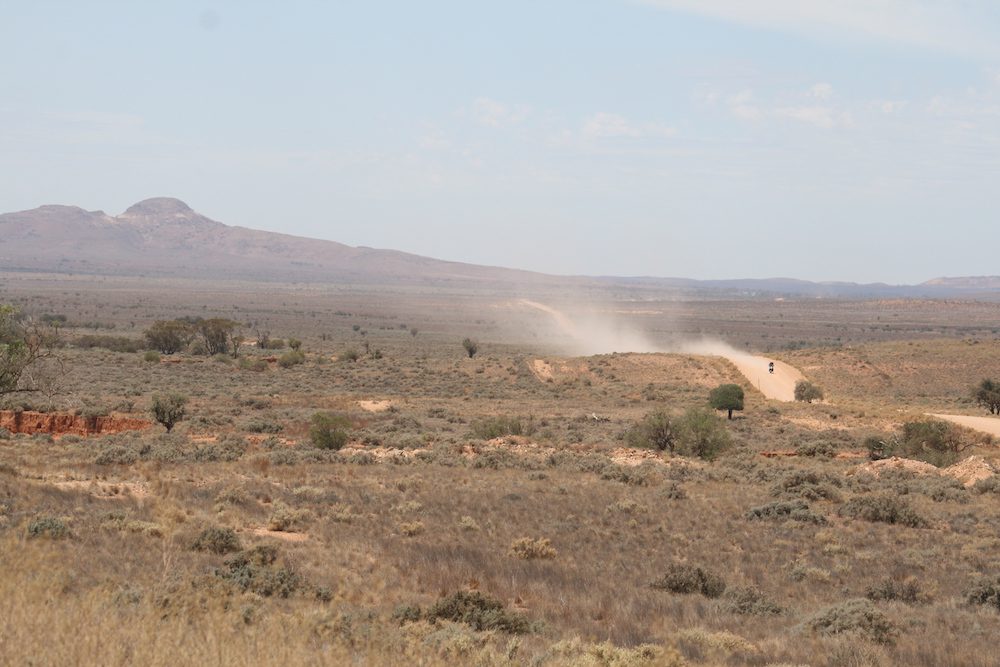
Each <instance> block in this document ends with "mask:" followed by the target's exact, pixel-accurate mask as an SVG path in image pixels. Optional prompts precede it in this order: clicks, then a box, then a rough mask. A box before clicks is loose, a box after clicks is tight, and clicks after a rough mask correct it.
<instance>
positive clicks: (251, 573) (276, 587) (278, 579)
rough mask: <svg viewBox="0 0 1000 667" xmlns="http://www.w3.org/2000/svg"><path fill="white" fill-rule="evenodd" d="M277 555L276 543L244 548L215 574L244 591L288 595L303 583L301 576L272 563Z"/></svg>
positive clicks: (285, 596)
mask: <svg viewBox="0 0 1000 667" xmlns="http://www.w3.org/2000/svg"><path fill="white" fill-rule="evenodd" d="M277 558H278V550H277V548H276V547H273V546H270V545H265V546H258V547H254V548H253V549H249V550H247V551H242V552H240V553H238V554H236V555H235V556H233V557H232V558H230V559H229V560H227V561H226V567H225V568H224V569H219V570H216V571H215V574H216V576H218V577H219V578H221V579H223V580H225V581H228V582H229V583H231V584H233V585H234V586H235V587H236V588H237V589H239V590H240V591H242V592H244V593H254V594H256V595H260V596H261V597H271V596H278V597H282V598H287V597H289V596H290V595H292V593H294V592H295V591H297V590H298V589H299V588H301V587H302V586H303V585H304V583H305V582H304V581H303V579H302V577H301V576H300V575H299V574H298V573H296V572H295V571H293V570H291V569H288V568H285V567H277V568H276V567H273V565H274V563H275V561H276V560H277Z"/></svg>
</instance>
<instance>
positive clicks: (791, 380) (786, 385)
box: [721, 352, 805, 401]
mask: <svg viewBox="0 0 1000 667" xmlns="http://www.w3.org/2000/svg"><path fill="white" fill-rule="evenodd" d="M721 356H723V357H725V358H726V359H728V360H729V361H731V362H733V365H734V366H736V368H737V369H739V371H740V373H743V375H744V376H746V378H747V379H748V380H750V383H751V384H752V385H753V386H754V387H756V388H757V389H758V390H759V391H760V393H762V394H764V396H766V397H767V398H772V399H774V400H777V401H794V400H795V383H796V382H798V381H799V380H804V379H805V377H804V376H803V375H802V373H800V372H799V370H798V369H797V368H795V367H794V366H789V365H788V364H786V363H784V362H781V361H776V360H774V359H768V358H767V357H755V356H753V355H749V354H740V353H738V352H737V353H721ZM771 361H774V373H773V374H771V373H768V372H767V364H768V363H769V362H771Z"/></svg>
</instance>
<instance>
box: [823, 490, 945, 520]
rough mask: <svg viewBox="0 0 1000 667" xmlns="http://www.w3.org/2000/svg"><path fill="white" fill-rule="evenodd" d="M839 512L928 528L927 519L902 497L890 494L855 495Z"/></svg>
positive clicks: (849, 515)
mask: <svg viewBox="0 0 1000 667" xmlns="http://www.w3.org/2000/svg"><path fill="white" fill-rule="evenodd" d="M838 514H840V516H844V517H850V518H852V519H864V520H865V521H872V522H880V523H889V524H899V525H901V526H907V527H909V528H927V527H928V526H929V525H930V524H928V522H927V520H926V519H924V518H923V517H922V516H920V515H919V514H917V513H916V512H915V511H914V510H913V509H912V508H911V507H910V505H909V504H908V503H907V502H906V501H905V500H903V499H901V498H896V497H895V496H889V495H882V494H879V495H870V496H855V497H854V498H851V499H850V500H848V501H847V502H846V503H844V504H843V505H842V506H841V507H840V509H839V510H838Z"/></svg>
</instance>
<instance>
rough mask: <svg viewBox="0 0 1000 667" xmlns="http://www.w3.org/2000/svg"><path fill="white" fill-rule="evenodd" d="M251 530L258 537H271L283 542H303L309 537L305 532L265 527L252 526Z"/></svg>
mask: <svg viewBox="0 0 1000 667" xmlns="http://www.w3.org/2000/svg"><path fill="white" fill-rule="evenodd" d="M251 532H252V533H253V534H254V535H256V536H258V537H273V538H275V539H279V540H284V541H285V542H305V541H306V540H308V539H309V536H308V535H306V534H305V533H292V532H287V531H281V530H268V529H267V528H254V529H253V530H252V531H251Z"/></svg>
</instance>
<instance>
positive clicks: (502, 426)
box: [472, 415, 534, 440]
mask: <svg viewBox="0 0 1000 667" xmlns="http://www.w3.org/2000/svg"><path fill="white" fill-rule="evenodd" d="M532 432H534V429H533V428H531V427H529V425H527V424H526V423H523V422H522V421H521V419H520V418H518V417H505V416H502V415H501V416H497V417H489V418H487V419H481V420H479V421H476V422H473V423H472V433H473V434H474V435H475V436H476V437H477V438H480V439H482V440H492V439H493V438H500V437H503V436H505V435H531V433H532Z"/></svg>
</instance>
